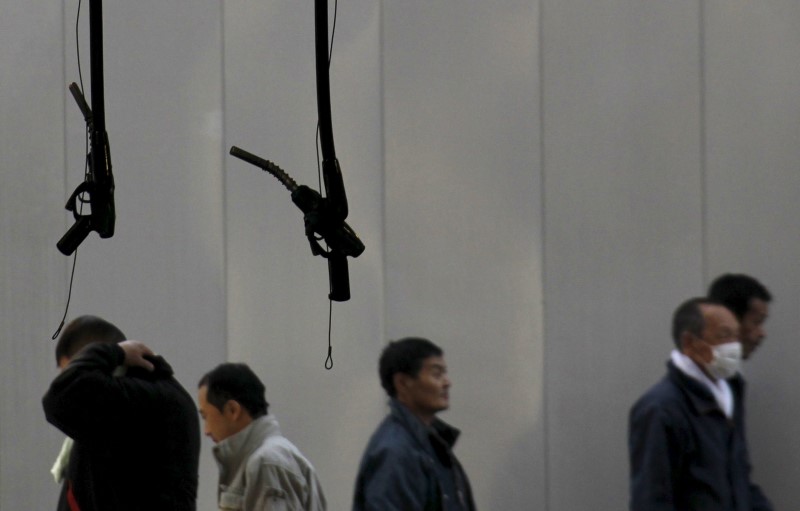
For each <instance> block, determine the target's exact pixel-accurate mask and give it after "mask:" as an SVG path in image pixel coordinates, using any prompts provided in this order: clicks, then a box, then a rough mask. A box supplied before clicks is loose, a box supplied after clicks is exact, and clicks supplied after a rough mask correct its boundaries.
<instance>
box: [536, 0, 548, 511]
mask: <svg viewBox="0 0 800 511" xmlns="http://www.w3.org/2000/svg"><path fill="white" fill-rule="evenodd" d="M537 5H538V7H539V13H538V20H537V29H538V32H539V33H538V34H537V39H538V45H539V48H538V52H537V59H538V66H539V140H538V143H539V175H540V178H539V179H540V181H539V187H540V188H539V208H540V214H541V224H540V227H539V228H540V232H541V237H542V238H541V239H542V243H541V248H540V250H541V254H540V255H541V261H542V269H541V272H542V279H541V290H540V291H541V296H542V299H541V300H542V301H541V307H542V316H541V318H542V326H541V329H540V332H541V335H542V360H543V364H542V394H543V399H542V414H543V416H544V417H543V420H542V430H543V431H542V442H543V444H544V445H543V446H542V450H543V452H544V456H543V458H544V467H543V468H544V470H543V472H544V474H543V478H544V481H543V483H544V484H543V487H544V498H543V500H544V507H545V511H548V510H549V509H550V449H549V445H550V442H549V437H550V435H549V427H548V426H549V420H550V416H549V404H550V396H549V393H548V372H547V366H548V364H547V328H546V326H547V298H546V292H547V250H546V247H547V221H546V219H547V194H546V193H545V189H546V186H545V185H546V176H547V173H546V172H545V161H546V158H545V65H544V1H543V0H537Z"/></svg>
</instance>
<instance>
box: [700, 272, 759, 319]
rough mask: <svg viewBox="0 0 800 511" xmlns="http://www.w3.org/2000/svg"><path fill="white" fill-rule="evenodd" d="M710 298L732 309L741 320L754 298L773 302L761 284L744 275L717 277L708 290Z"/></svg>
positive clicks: (735, 274)
mask: <svg viewBox="0 0 800 511" xmlns="http://www.w3.org/2000/svg"><path fill="white" fill-rule="evenodd" d="M708 297H709V298H711V299H712V300H715V301H717V302H719V303H721V304H722V305H724V306H725V307H727V308H728V309H730V310H731V312H733V314H734V315H735V316H736V317H737V318H738V319H739V320H741V319H742V318H743V317H744V315H745V314H747V311H748V310H749V309H750V300H752V299H753V298H758V299H760V300H764V301H765V302H770V301H772V295H771V294H770V292H769V291H768V290H767V288H766V287H764V285H763V284H762V283H761V282H759V281H757V280H756V279H754V278H753V277H751V276H749V275H745V274H742V273H738V274H737V273H726V274H724V275H720V276H719V277H717V278H716V279H715V280H714V282H712V283H711V286H709V288H708Z"/></svg>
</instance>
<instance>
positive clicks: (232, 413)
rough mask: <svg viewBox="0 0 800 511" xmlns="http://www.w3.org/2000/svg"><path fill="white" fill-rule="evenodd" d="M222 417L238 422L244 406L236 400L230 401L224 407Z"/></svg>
mask: <svg viewBox="0 0 800 511" xmlns="http://www.w3.org/2000/svg"><path fill="white" fill-rule="evenodd" d="M222 415H224V416H225V417H227V418H228V419H230V420H238V419H239V417H241V415H242V405H241V404H240V403H239V402H238V401H236V400H234V399H229V400H227V401H226V402H225V404H224V405H223V407H222Z"/></svg>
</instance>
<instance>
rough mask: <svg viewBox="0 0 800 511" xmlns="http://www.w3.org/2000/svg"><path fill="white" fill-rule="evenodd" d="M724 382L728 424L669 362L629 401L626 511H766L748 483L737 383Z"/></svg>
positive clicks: (741, 386)
mask: <svg viewBox="0 0 800 511" xmlns="http://www.w3.org/2000/svg"><path fill="white" fill-rule="evenodd" d="M728 383H729V385H730V387H731V391H732V392H733V400H734V413H733V418H732V419H728V418H727V417H726V416H725V414H724V413H723V412H722V410H721V409H720V408H719V406H718V405H717V402H716V400H715V399H714V397H713V396H712V395H711V392H710V391H709V390H708V389H707V388H706V387H704V386H703V385H702V384H701V383H700V382H698V381H696V380H694V379H692V378H690V377H689V376H687V375H685V374H684V373H683V372H681V370H680V369H678V368H677V367H675V366H674V365H673V364H672V362H670V363H669V364H667V375H666V376H665V377H664V378H663V379H662V380H661V381H660V382H658V383H657V384H656V385H655V386H653V387H652V388H651V389H650V390H649V391H647V392H646V393H645V394H644V396H642V397H641V398H640V399H639V400H638V401H637V402H636V404H635V405H634V406H633V408H632V409H631V414H630V424H629V431H628V442H629V451H630V462H631V474H630V475H631V502H630V509H631V511H772V506H771V504H770V503H769V501H768V500H767V499H766V497H764V495H763V493H762V492H761V490H760V489H759V488H758V486H756V485H754V484H752V483H751V481H750V460H749V456H748V452H747V441H746V438H745V432H744V407H743V396H744V382H743V380H742V379H741V378H740V377H736V378H733V379H731V380H729V381H728Z"/></svg>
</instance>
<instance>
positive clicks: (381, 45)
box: [378, 0, 388, 345]
mask: <svg viewBox="0 0 800 511" xmlns="http://www.w3.org/2000/svg"><path fill="white" fill-rule="evenodd" d="M384 34H385V20H384V8H383V0H381V1H380V2H378V98H379V99H378V101H380V121H379V122H380V133H381V136H380V140H381V142H380V144H381V146H380V151H381V242H382V243H381V247H380V250H381V272H380V274H381V296H382V303H381V320H380V322H381V327H380V331H381V340H380V341H381V345H382V344H383V343H384V342H385V341H386V339H387V337H388V332H387V331H386V324H387V317H386V316H387V314H388V310H387V302H388V296H387V293H388V290H387V285H386V282H387V278H386V271H387V264H386V247H387V241H386V239H387V236H388V235H387V231H388V229H387V225H388V222H387V219H386V217H387V207H386V195H387V193H386V88H385V86H384V84H385V69H384V65H385V64H384V59H385V51H384V50H385V41H384Z"/></svg>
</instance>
